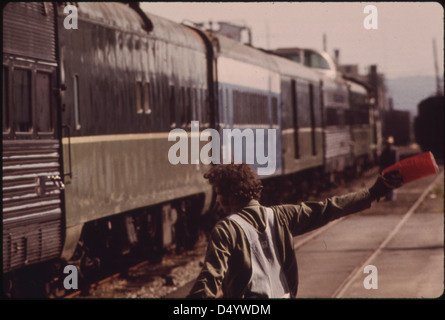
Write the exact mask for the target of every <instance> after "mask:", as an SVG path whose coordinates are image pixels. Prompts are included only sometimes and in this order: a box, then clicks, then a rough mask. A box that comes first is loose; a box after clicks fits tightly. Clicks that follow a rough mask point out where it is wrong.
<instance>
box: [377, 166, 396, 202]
mask: <svg viewBox="0 0 445 320" xmlns="http://www.w3.org/2000/svg"><path fill="white" fill-rule="evenodd" d="M402 185H403V177H402V175H401V174H400V172H399V171H398V170H393V171H389V172H387V173H385V174H384V175H382V174H380V175H379V176H378V178H377V181H376V182H375V183H374V185H373V186H372V187H371V188H370V189H369V192H370V193H371V197H372V199H373V200H377V201H379V200H380V198H381V197H383V196H385V195H386V194H387V193H388V192H389V191H390V190H392V189H396V188H399V187H401V186H402Z"/></svg>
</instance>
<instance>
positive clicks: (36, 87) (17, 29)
mask: <svg viewBox="0 0 445 320" xmlns="http://www.w3.org/2000/svg"><path fill="white" fill-rule="evenodd" d="M55 16H56V15H55V7H54V4H52V3H42V2H32V3H31V2H30V3H26V2H17V3H16V2H9V3H8V4H7V5H6V6H5V7H4V10H3V106H2V109H3V129H2V131H3V147H2V157H3V200H2V205H3V214H2V219H3V230H2V231H3V272H4V273H6V272H9V271H11V270H14V269H17V268H20V267H22V266H25V265H30V264H33V263H37V262H41V261H45V260H49V259H52V258H55V257H58V256H59V254H60V251H61V248H62V189H63V183H62V180H61V161H62V160H61V156H60V150H61V148H60V128H59V127H58V125H57V124H58V123H59V122H58V118H59V115H58V114H57V112H58V108H57V96H56V90H55V88H56V87H57V66H58V64H57V58H56V23H55Z"/></svg>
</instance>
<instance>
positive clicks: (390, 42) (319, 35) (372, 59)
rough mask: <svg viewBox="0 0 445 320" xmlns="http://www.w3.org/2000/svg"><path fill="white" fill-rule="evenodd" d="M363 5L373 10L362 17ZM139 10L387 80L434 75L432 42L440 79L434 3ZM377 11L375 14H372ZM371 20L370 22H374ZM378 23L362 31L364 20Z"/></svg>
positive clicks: (152, 5)
mask: <svg viewBox="0 0 445 320" xmlns="http://www.w3.org/2000/svg"><path fill="white" fill-rule="evenodd" d="M367 5H373V6H375V9H376V11H373V12H374V15H373V16H370V15H371V12H370V11H368V12H366V13H365V12H364V9H365V7H366V6H367ZM142 8H143V9H144V10H147V11H148V12H150V13H153V14H156V15H158V16H161V17H164V18H167V19H170V20H173V21H176V22H182V21H184V20H189V21H193V22H208V21H210V20H211V21H215V22H216V21H228V22H232V23H236V24H240V25H246V26H248V27H250V28H251V30H252V44H253V45H254V46H256V47H261V48H266V49H276V48H280V47H294V46H295V47H303V48H314V49H319V50H321V49H323V35H325V36H326V47H327V52H328V53H329V54H331V55H333V52H334V49H339V50H340V63H341V64H357V65H359V68H360V71H361V72H362V73H365V72H366V70H367V68H368V67H369V66H370V65H372V64H377V66H378V70H379V72H383V73H384V74H385V77H386V78H387V79H394V78H398V77H407V76H417V75H430V76H435V68H434V53H433V51H434V50H433V39H435V42H436V48H437V50H436V52H437V56H438V65H439V73H440V75H443V61H444V56H443V54H444V44H443V41H444V40H443V38H444V24H443V15H444V10H443V7H442V6H441V5H440V4H439V3H438V2H149V3H148V2H146V3H142ZM375 12H376V14H375ZM375 17H376V19H375V20H370V19H371V18H375ZM365 20H366V21H368V22H375V21H377V29H367V28H365V26H364V21H365Z"/></svg>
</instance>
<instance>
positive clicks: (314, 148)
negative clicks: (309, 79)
mask: <svg viewBox="0 0 445 320" xmlns="http://www.w3.org/2000/svg"><path fill="white" fill-rule="evenodd" d="M314 100H315V97H314V85H313V84H312V83H311V84H309V109H310V113H311V141H312V155H313V156H315V155H317V146H316V142H315V113H314Z"/></svg>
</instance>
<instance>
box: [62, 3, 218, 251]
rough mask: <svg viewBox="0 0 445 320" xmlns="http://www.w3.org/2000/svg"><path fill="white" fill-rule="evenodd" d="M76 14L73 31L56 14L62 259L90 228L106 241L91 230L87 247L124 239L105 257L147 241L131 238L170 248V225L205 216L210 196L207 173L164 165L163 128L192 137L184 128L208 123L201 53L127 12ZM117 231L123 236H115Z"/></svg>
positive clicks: (96, 9)
mask: <svg viewBox="0 0 445 320" xmlns="http://www.w3.org/2000/svg"><path fill="white" fill-rule="evenodd" d="M77 11H78V21H79V22H78V23H79V26H78V29H77V30H76V29H66V28H64V26H63V22H64V21H63V20H64V18H65V14H64V12H63V6H59V19H58V22H59V25H58V30H59V48H60V49H59V50H60V65H61V74H62V75H63V76H62V78H61V85H62V86H63V87H65V88H66V89H65V90H64V91H63V96H62V99H61V100H62V101H61V103H62V109H63V110H65V111H64V112H63V113H62V123H64V124H66V125H67V126H68V127H69V128H70V130H69V132H67V131H65V136H64V137H63V139H62V144H63V147H64V149H63V152H64V155H65V158H66V159H67V161H65V168H64V172H65V175H66V181H65V185H66V187H65V198H66V208H65V210H66V213H65V214H66V241H65V245H64V248H63V251H62V258H64V259H70V257H71V256H72V255H73V254H74V252H75V250H76V247H78V246H77V244H78V241H79V238H80V235H81V232H82V230H84V232H86V231H85V230H87V229H86V228H85V227H84V225H85V224H87V223H91V222H92V221H95V229H98V230H103V232H104V233H103V234H96V232H95V231H92V234H91V235H88V237H89V238H91V240H90V243H94V244H95V243H98V240H97V239H96V238H97V237H99V238H102V239H108V238H113V237H114V236H115V234H116V233H117V234H119V237H125V236H126V237H127V241H122V248H121V249H118V248H117V246H114V247H113V248H110V249H111V250H113V251H114V250H116V249H117V250H121V251H122V252H124V251H128V250H129V248H131V246H132V245H135V244H137V243H138V242H139V241H142V242H143V243H146V242H147V239H145V238H146V237H147V235H139V234H138V232H137V231H136V230H150V232H149V234H151V238H153V239H148V240H151V241H152V243H154V242H155V241H158V240H157V239H158V238H157V237H158V235H159V236H160V237H161V244H160V245H161V246H163V247H166V246H169V245H171V244H172V243H173V242H174V239H175V235H174V226H175V225H176V223H177V221H178V220H179V219H180V218H181V217H183V218H187V215H188V214H196V213H200V212H202V211H203V210H205V208H204V201H205V200H206V199H209V198H210V196H205V195H206V194H207V195H208V194H209V193H210V192H211V190H210V187H209V185H208V184H207V183H206V182H205V181H204V180H203V179H202V174H203V172H205V171H206V170H207V168H206V166H205V165H203V164H202V163H201V162H199V163H197V164H193V165H192V164H190V163H189V164H188V165H174V164H172V163H171V161H170V159H169V158H168V154H169V149H170V148H171V147H172V145H173V142H169V139H168V137H169V133H170V131H171V130H174V129H182V130H183V132H187V138H190V136H191V123H192V121H199V122H200V124H201V129H203V128H206V127H208V126H209V125H210V111H209V101H208V88H209V87H208V82H207V75H208V66H207V59H206V56H207V52H206V50H207V49H206V47H205V44H204V42H203V40H202V38H201V36H200V35H199V34H198V33H197V32H195V31H193V30H191V29H190V28H187V27H185V26H183V25H180V24H176V23H173V22H171V21H169V20H166V19H162V18H159V17H157V16H155V15H150V14H147V13H144V12H142V11H141V10H135V8H132V7H130V6H127V5H125V4H121V3H78V7H77ZM174 142H175V141H174ZM186 156H187V157H188V156H189V155H188V154H187V155H186ZM196 195H200V196H199V199H195V196H196ZM184 199H189V200H191V201H185V200H184ZM183 200H184V201H183ZM196 201H198V202H199V206H198V207H196V205H195V202H196ZM184 206H185V207H186V208H184ZM147 208H150V209H147ZM181 211H184V212H183V213H184V214H181ZM121 213H124V214H121ZM117 214H120V215H119V216H118V217H116V218H114V216H115V215H117ZM198 216H199V215H198ZM190 218H191V217H190ZM97 224H100V225H101V226H99V227H98V226H97ZM120 225H123V226H125V227H124V228H123V229H124V230H123V231H122V234H121V232H119V231H116V230H113V228H115V226H116V228H120V227H119V226H120ZM153 232H154V233H155V235H153V234H152V233H153ZM110 241H111V240H110ZM102 242H106V240H102ZM104 245H106V244H104ZM90 251H91V250H90ZM97 251H99V253H100V254H102V252H103V249H102V248H100V247H98V249H97ZM99 253H98V254H99Z"/></svg>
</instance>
